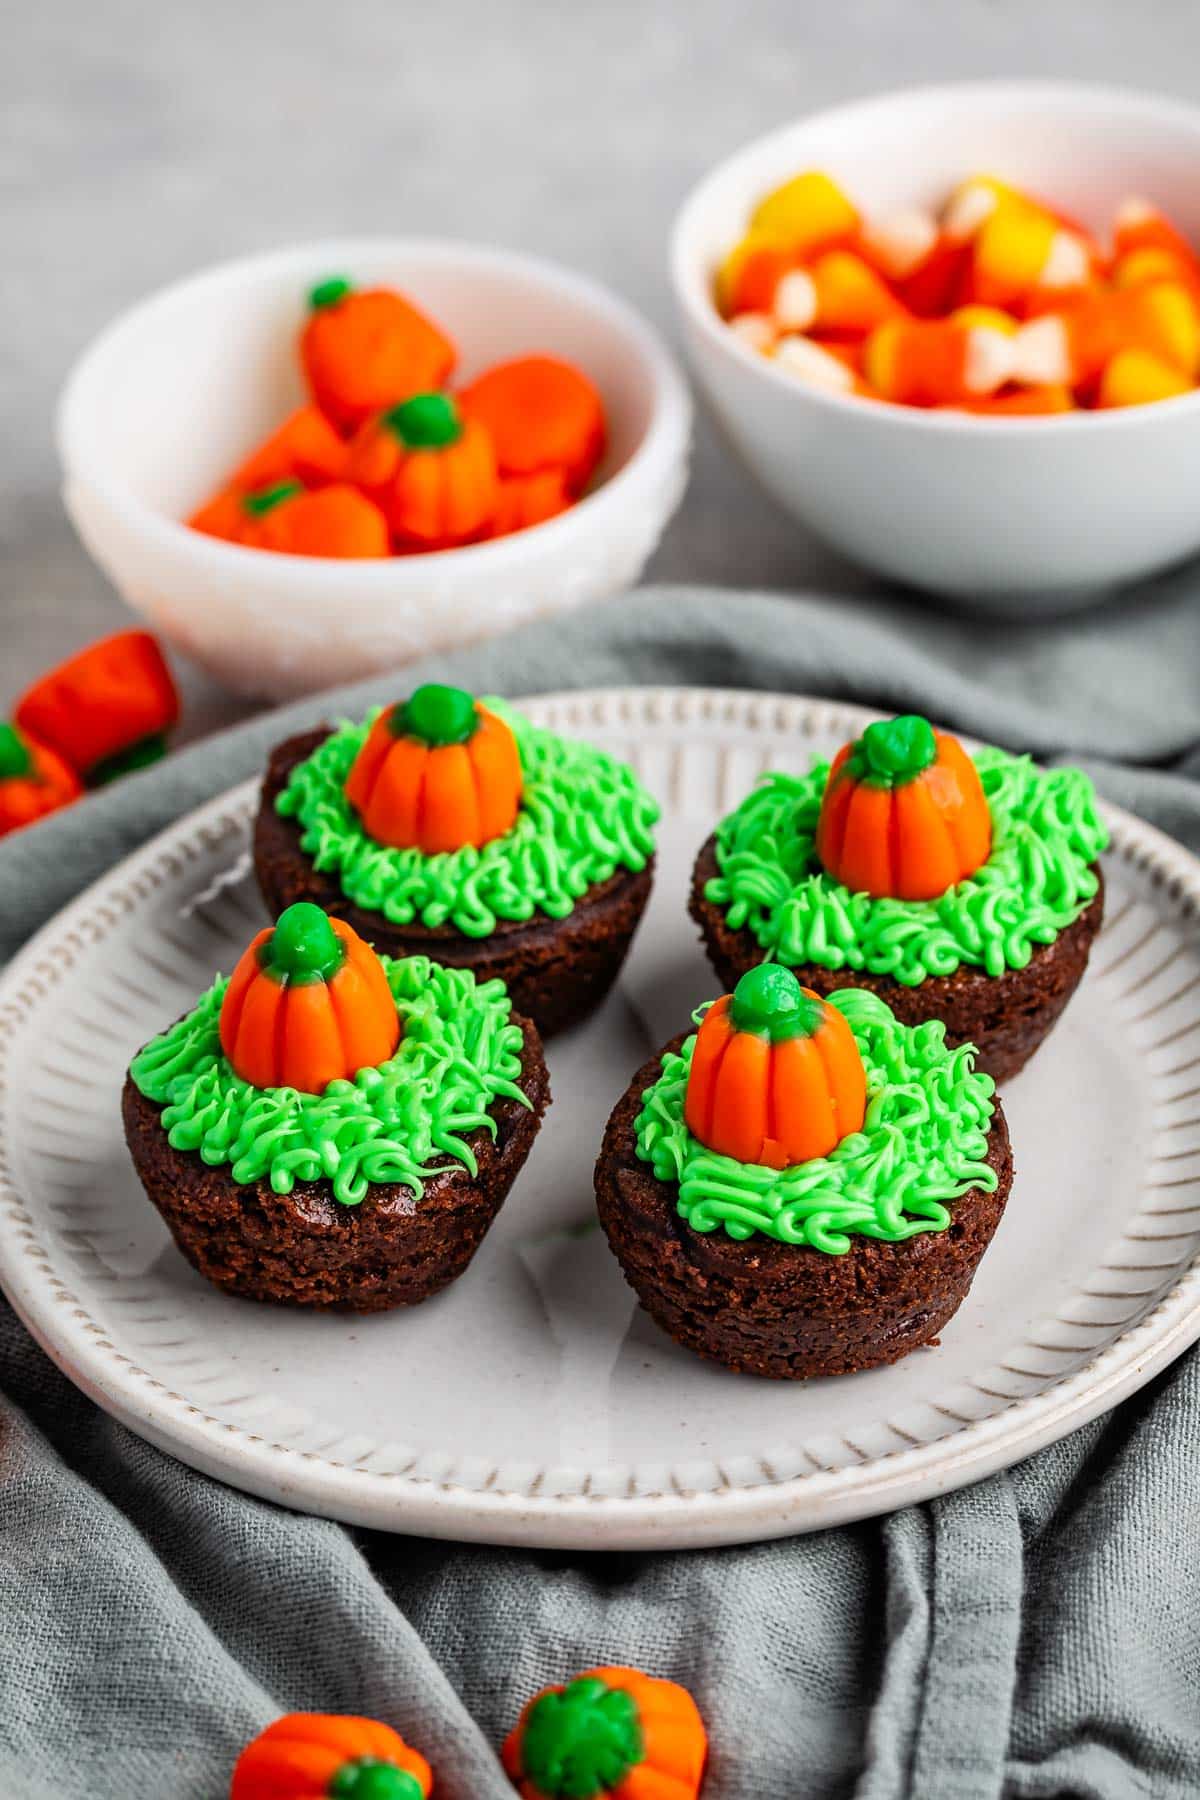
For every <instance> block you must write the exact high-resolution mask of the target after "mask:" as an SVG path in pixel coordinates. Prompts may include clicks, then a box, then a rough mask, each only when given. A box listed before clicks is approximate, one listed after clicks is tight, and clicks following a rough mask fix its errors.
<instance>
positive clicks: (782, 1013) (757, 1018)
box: [730, 963, 824, 1044]
mask: <svg viewBox="0 0 1200 1800" xmlns="http://www.w3.org/2000/svg"><path fill="white" fill-rule="evenodd" d="M730 1016H731V1018H732V1020H733V1024H734V1027H735V1029H736V1030H738V1031H749V1032H753V1033H754V1035H755V1036H756V1037H765V1038H766V1039H767V1040H768V1041H769V1042H770V1043H772V1044H779V1043H783V1042H784V1041H785V1039H787V1038H795V1037H812V1035H813V1033H814V1032H815V1031H816V1030H818V1028H819V1027H820V1025H821V1022H822V1020H823V1018H824V1008H823V1007H822V1005H821V1002H820V1000H818V999H817V997H816V995H815V994H810V993H808V992H807V991H806V990H805V989H804V988H802V987H801V986H800V983H799V982H798V981H797V979H796V977H795V976H794V975H793V974H792V971H791V970H790V969H785V968H783V967H782V966H781V965H780V964H779V963H759V965H758V967H757V968H755V969H749V970H748V971H747V972H746V974H745V975H743V976H742V979H741V980H740V981H739V982H738V984H737V987H736V988H735V989H734V991H733V1000H732V1002H731V1004H730Z"/></svg>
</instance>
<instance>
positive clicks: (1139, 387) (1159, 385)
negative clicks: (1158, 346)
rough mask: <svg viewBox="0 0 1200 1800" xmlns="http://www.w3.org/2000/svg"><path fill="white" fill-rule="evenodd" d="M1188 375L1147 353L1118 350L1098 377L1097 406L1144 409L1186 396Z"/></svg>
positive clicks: (1188, 384)
mask: <svg viewBox="0 0 1200 1800" xmlns="http://www.w3.org/2000/svg"><path fill="white" fill-rule="evenodd" d="M1191 387H1192V383H1191V382H1190V381H1189V380H1188V378H1187V376H1186V375H1184V374H1182V373H1181V372H1180V370H1179V369H1177V368H1175V367H1174V366H1173V365H1172V364H1171V363H1169V362H1164V361H1163V359H1162V357H1161V356H1154V355H1152V354H1151V352H1150V351H1149V350H1119V351H1118V352H1117V354H1116V355H1115V356H1114V357H1113V359H1112V361H1111V362H1110V363H1109V364H1108V366H1107V367H1106V369H1105V371H1104V373H1103V375H1102V376H1101V377H1100V386H1099V388H1098V390H1097V393H1096V405H1097V406H1102V407H1110V406H1145V405H1146V404H1147V403H1148V402H1149V401H1151V400H1172V399H1174V398H1175V396H1176V395H1177V394H1186V393H1189V392H1190V390H1191Z"/></svg>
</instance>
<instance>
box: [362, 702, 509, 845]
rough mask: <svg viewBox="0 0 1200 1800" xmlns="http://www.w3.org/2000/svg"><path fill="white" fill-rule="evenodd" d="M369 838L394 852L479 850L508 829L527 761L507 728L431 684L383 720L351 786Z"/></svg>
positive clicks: (492, 715) (382, 715)
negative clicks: (472, 845) (470, 847)
mask: <svg viewBox="0 0 1200 1800" xmlns="http://www.w3.org/2000/svg"><path fill="white" fill-rule="evenodd" d="M346 798H347V799H348V800H349V802H350V804H351V806H353V807H354V809H355V811H356V812H357V813H358V815H359V817H360V818H361V820H362V823H363V829H364V831H365V832H366V833H367V836H368V837H371V838H374V839H375V841H376V843H378V844H388V845H390V846H391V847H392V848H393V849H398V850H406V849H415V850H420V851H422V852H423V854H424V855H426V856H436V855H437V854H438V853H439V852H440V851H444V850H461V849H463V848H464V847H465V846H466V845H468V844H474V845H475V846H476V847H479V846H480V845H482V844H486V843H488V842H489V841H490V840H491V839H492V838H495V837H500V836H502V835H503V833H504V832H506V831H509V830H510V829H511V828H512V825H513V822H514V821H515V819H516V816H517V809H518V807H519V806H520V804H521V758H520V753H519V752H518V750H517V742H516V739H515V738H514V737H513V734H512V732H511V731H510V730H509V728H508V726H507V725H506V724H505V723H504V721H503V719H500V718H497V716H496V714H495V713H490V712H488V710H487V709H486V707H483V706H480V705H479V704H478V702H477V701H476V700H475V699H474V698H473V697H472V696H471V695H470V694H468V693H464V691H463V690H462V688H452V687H442V686H440V685H439V684H438V683H436V682H431V683H429V684H428V685H427V686H425V687H419V688H417V690H416V692H415V693H414V694H413V696H412V698H411V699H410V700H406V701H404V702H403V703H402V704H401V705H399V706H393V707H391V708H389V710H388V711H386V712H382V713H380V715H379V717H378V718H377V719H376V721H375V723H374V725H372V727H371V729H370V731H369V733H368V734H367V740H366V742H365V743H364V745H363V747H362V749H361V750H360V751H359V753H358V755H357V757H356V758H355V760H354V765H353V767H352V768H351V770H350V774H349V775H348V777H347V779H346Z"/></svg>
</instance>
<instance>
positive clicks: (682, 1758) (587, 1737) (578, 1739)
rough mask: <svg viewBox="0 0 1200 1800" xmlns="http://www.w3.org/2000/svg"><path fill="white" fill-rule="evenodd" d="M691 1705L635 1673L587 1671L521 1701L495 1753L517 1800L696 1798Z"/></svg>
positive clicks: (672, 1686) (701, 1750) (671, 1688)
mask: <svg viewBox="0 0 1200 1800" xmlns="http://www.w3.org/2000/svg"><path fill="white" fill-rule="evenodd" d="M707 1752H708V1738H707V1736H706V1734H705V1730H704V1723H703V1720H702V1719H701V1717H700V1714H699V1711H698V1710H697V1707H696V1702H695V1701H694V1700H693V1699H692V1696H691V1695H690V1694H689V1693H688V1692H687V1690H686V1688H681V1687H679V1686H677V1685H676V1683H675V1682H673V1681H660V1680H658V1679H656V1678H655V1677H654V1676H651V1675H643V1674H642V1673H641V1671H640V1670H638V1669H627V1668H600V1669H586V1670H585V1671H584V1673H583V1674H582V1675H577V1676H576V1677H575V1679H574V1681H571V1682H568V1683H567V1685H566V1687H550V1688H544V1689H543V1690H542V1692H541V1693H540V1694H537V1695H535V1696H534V1698H533V1699H532V1700H531V1701H530V1702H529V1703H528V1705H527V1706H526V1707H525V1709H524V1711H523V1712H522V1714H521V1717H520V1719H519V1720H518V1722H517V1725H516V1728H515V1729H514V1730H513V1731H512V1732H511V1733H510V1734H509V1736H508V1738H507V1739H506V1740H505V1743H504V1748H503V1749H502V1751H501V1753H500V1755H501V1760H502V1762H503V1763H504V1767H505V1769H506V1770H507V1772H508V1774H509V1775H510V1776H511V1778H512V1780H513V1782H514V1784H515V1785H516V1788H517V1791H518V1792H519V1793H520V1794H521V1795H522V1797H523V1800H696V1796H697V1794H698V1793H699V1792H700V1781H701V1778H702V1776H703V1774H704V1759H705V1756H706V1755H707Z"/></svg>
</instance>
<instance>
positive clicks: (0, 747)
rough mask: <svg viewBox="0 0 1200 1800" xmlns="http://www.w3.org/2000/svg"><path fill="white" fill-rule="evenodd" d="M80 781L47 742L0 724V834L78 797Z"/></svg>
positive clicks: (14, 727) (55, 810)
mask: <svg viewBox="0 0 1200 1800" xmlns="http://www.w3.org/2000/svg"><path fill="white" fill-rule="evenodd" d="M82 792H83V784H82V782H81V781H80V779H79V777H78V775H76V773H75V771H74V769H72V768H71V767H70V765H69V764H68V763H65V762H64V761H63V759H62V757H61V756H59V754H58V752H57V751H55V750H51V749H50V747H49V746H48V745H47V744H39V743H37V742H35V741H34V739H33V738H31V737H29V736H28V734H27V733H26V732H23V731H18V730H17V728H16V726H15V725H0V837H4V836H5V835H6V834H7V833H8V832H10V831H19V830H20V829H21V827H22V826H23V825H33V824H36V822H37V820H38V819H44V818H45V817H46V815H47V813H52V812H57V811H58V809H59V808H60V807H61V806H69V805H70V803H71V801H72V800H78V798H79V796H80V795H81V794H82Z"/></svg>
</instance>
